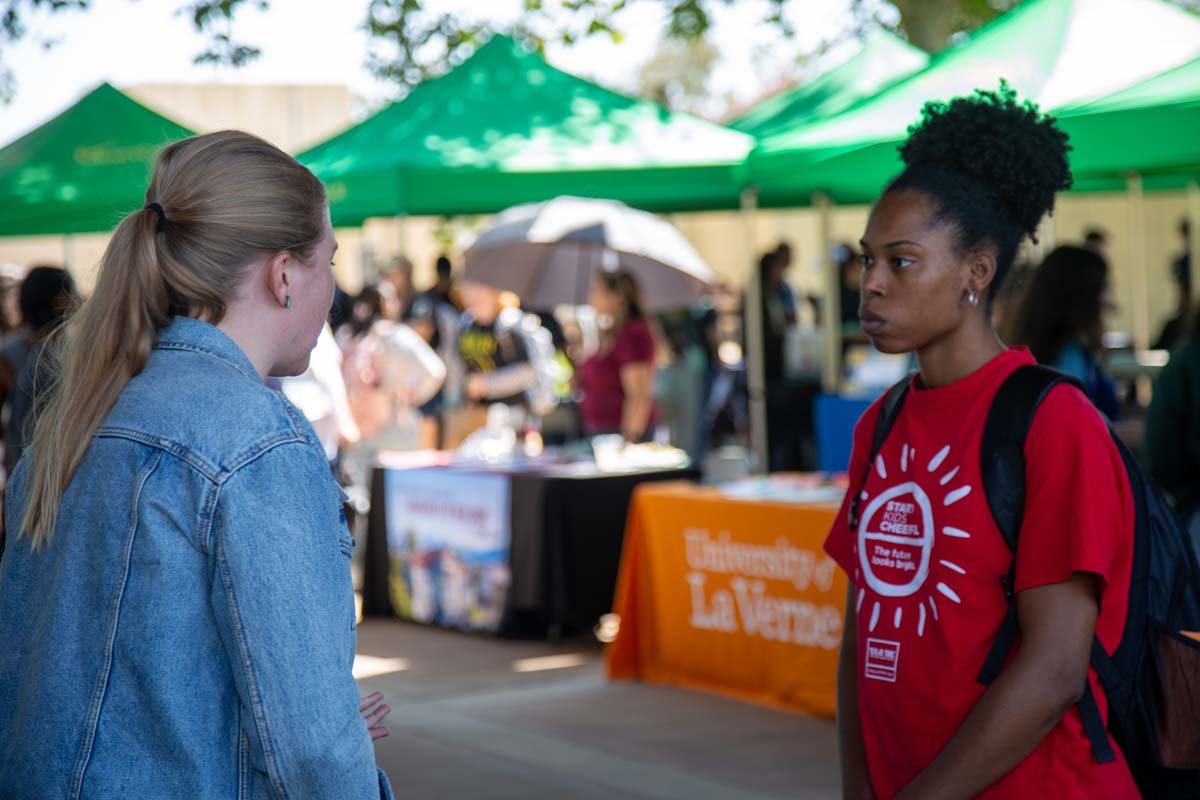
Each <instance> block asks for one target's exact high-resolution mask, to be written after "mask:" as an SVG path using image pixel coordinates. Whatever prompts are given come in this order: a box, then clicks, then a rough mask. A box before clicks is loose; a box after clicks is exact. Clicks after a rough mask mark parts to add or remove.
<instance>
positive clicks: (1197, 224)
mask: <svg viewBox="0 0 1200 800" xmlns="http://www.w3.org/2000/svg"><path fill="white" fill-rule="evenodd" d="M1187 216H1188V220H1189V221H1190V223H1191V231H1190V233H1189V234H1188V253H1190V254H1191V262H1190V263H1191V272H1192V307H1193V308H1196V307H1197V306H1196V301H1197V300H1200V274H1198V273H1197V267H1196V264H1197V262H1198V261H1200V182H1197V181H1189V182H1188V187H1187Z"/></svg>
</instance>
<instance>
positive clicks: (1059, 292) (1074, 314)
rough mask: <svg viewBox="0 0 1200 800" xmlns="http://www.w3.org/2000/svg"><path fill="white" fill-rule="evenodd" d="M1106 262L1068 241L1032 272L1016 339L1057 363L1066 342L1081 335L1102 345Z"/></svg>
mask: <svg viewBox="0 0 1200 800" xmlns="http://www.w3.org/2000/svg"><path fill="white" fill-rule="evenodd" d="M1106 288H1108V262H1107V261H1105V260H1104V257H1103V256H1101V255H1100V254H1099V253H1097V252H1096V251H1095V250H1091V249H1089V248H1087V247H1074V246H1070V245H1064V246H1062V247H1058V248H1055V250H1054V252H1052V253H1050V255H1048V256H1046V258H1045V260H1044V261H1042V265H1041V266H1040V267H1038V268H1037V269H1036V270H1035V271H1034V273H1033V280H1032V281H1031V282H1030V284H1029V288H1028V289H1027V290H1026V292H1025V298H1024V300H1023V302H1022V303H1021V309H1020V311H1019V312H1018V313H1017V324H1016V331H1017V335H1016V342H1014V344H1023V345H1025V346H1027V347H1028V348H1029V351H1030V352H1031V353H1033V356H1034V358H1036V359H1037V360H1038V361H1039V362H1041V363H1042V364H1053V363H1054V362H1055V361H1056V360H1057V359H1058V356H1059V354H1060V353H1061V352H1062V349H1063V347H1065V346H1066V345H1067V343H1069V342H1071V341H1079V342H1081V343H1082V344H1083V345H1084V346H1085V347H1088V348H1097V347H1099V346H1100V341H1099V339H1100V335H1101V334H1102V333H1103V325H1104V323H1103V319H1104V300H1103V298H1104V290H1105V289H1106Z"/></svg>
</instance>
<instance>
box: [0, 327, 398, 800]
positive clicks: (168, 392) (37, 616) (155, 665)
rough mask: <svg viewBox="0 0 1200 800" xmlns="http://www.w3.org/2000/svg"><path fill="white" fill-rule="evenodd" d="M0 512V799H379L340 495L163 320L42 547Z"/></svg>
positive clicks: (262, 395)
mask: <svg viewBox="0 0 1200 800" xmlns="http://www.w3.org/2000/svg"><path fill="white" fill-rule="evenodd" d="M31 457H32V458H36V453H33V454H32V456H27V457H26V458H25V459H24V460H23V461H22V462H21V464H20V465H19V466H18V468H17V470H16V472H15V474H14V477H13V480H12V481H11V482H10V485H9V489H8V495H7V501H6V504H5V514H6V516H5V522H6V524H7V530H8V531H10V532H11V533H12V534H13V535H10V537H9V544H8V548H7V552H6V553H5V555H4V558H3V560H2V561H0V798H3V799H4V800H7V799H8V798H21V799H22V800H24V799H25V798H30V799H31V800H32V799H33V798H71V800H74V798H79V797H83V798H202V799H203V798H222V800H225V799H226V798H228V799H230V800H232V799H233V798H238V800H248V799H250V798H268V797H270V798H339V799H340V798H380V797H382V798H387V799H389V800H390V798H391V789H390V787H389V785H388V781H387V778H386V777H385V776H384V774H383V773H382V772H381V771H379V770H378V769H377V768H376V766H375V754H374V748H373V745H372V742H371V739H370V735H369V734H368V732H367V727H366V723H365V722H364V720H363V718H362V716H361V714H360V713H359V709H358V707H359V694H358V689H357V686H356V684H355V682H354V678H353V676H352V674H351V668H352V665H353V661H354V638H355V610H354V595H353V590H352V586H351V580H350V556H351V552H352V548H353V540H352V539H351V537H350V534H349V532H348V531H347V529H346V524H345V518H344V517H343V516H341V502H342V495H341V490H340V489H339V488H338V487H337V485H336V484H335V483H334V481H333V479H332V476H331V475H330V471H329V467H328V466H327V463H326V461H325V456H324V453H323V452H322V450H321V447H320V444H319V443H318V442H317V440H316V437H315V436H314V434H313V432H312V429H311V427H310V426H309V424H308V422H307V421H306V420H305V419H303V417H301V416H300V414H299V412H297V411H296V409H295V408H294V407H292V406H291V405H290V404H289V403H288V402H287V401H286V400H284V399H283V398H282V396H281V395H279V394H277V393H275V392H272V391H271V390H269V389H267V388H266V387H265V386H263V384H262V382H261V381H260V380H259V378H258V375H257V374H256V372H255V370H254V368H253V366H252V365H251V363H250V361H249V359H247V357H246V356H245V354H244V353H243V352H242V351H241V350H240V349H239V348H238V346H237V345H236V344H234V343H233V341H231V340H230V339H229V338H227V337H226V336H225V335H224V334H223V333H221V332H220V331H219V330H217V329H216V328H215V327H213V326H211V325H208V324H206V323H203V322H198V321H196V320H193V319H188V318H183V317H180V318H176V319H175V320H174V321H173V322H172V323H171V325H170V326H169V327H167V328H166V330H164V331H163V332H162V334H161V336H160V337H159V342H158V346H157V348H156V349H155V350H154V352H153V353H152V354H151V356H150V359H149V362H148V363H147V365H146V367H145V369H144V370H143V371H142V372H141V374H139V375H138V376H137V377H135V378H134V379H133V380H132V381H130V383H129V385H128V386H127V387H126V388H125V390H124V391H123V392H122V394H121V396H120V398H119V399H118V400H117V403H116V405H115V407H114V408H113V410H112V412H111V413H110V414H109V415H108V417H107V418H106V420H105V421H104V423H103V424H102V426H101V427H100V429H99V430H98V432H97V433H96V436H95V438H94V440H93V441H92V444H91V446H90V448H89V449H88V451H87V455H86V456H85V457H84V459H83V462H82V463H81V464H80V465H79V468H78V470H77V471H76V472H75V475H74V477H73V478H72V480H71V483H70V485H69V486H68V487H67V491H66V493H65V494H64V496H63V500H62V504H61V506H60V508H59V515H58V523H57V525H56V527H55V532H54V536H53V538H52V540H51V541H50V543H49V544H48V545H47V546H46V547H45V548H43V549H42V550H41V551H40V552H38V553H36V554H35V553H33V552H32V551H31V549H30V547H29V542H28V540H26V539H25V538H23V537H17V536H16V535H15V534H16V531H17V530H18V529H19V527H20V521H21V519H22V516H23V513H24V510H25V506H26V503H27V496H28V489H29V467H30V458H31Z"/></svg>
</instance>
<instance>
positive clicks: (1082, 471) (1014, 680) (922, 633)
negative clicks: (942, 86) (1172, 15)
mask: <svg viewBox="0 0 1200 800" xmlns="http://www.w3.org/2000/svg"><path fill="white" fill-rule="evenodd" d="M1067 150H1068V146H1067V137H1066V135H1065V134H1063V133H1062V131H1060V130H1059V128H1058V127H1057V126H1056V125H1055V123H1054V120H1053V119H1051V118H1047V117H1043V116H1041V115H1040V114H1039V113H1038V112H1037V109H1036V108H1035V107H1033V106H1032V105H1030V104H1027V103H1020V102H1018V101H1017V99H1016V97H1015V93H1014V92H1013V91H1012V90H1011V89H1009V88H1008V87H1007V86H1006V85H1004V84H1002V85H1001V87H1000V90H999V91H998V92H986V91H977V92H976V93H975V94H974V95H972V96H970V97H965V98H957V99H955V100H953V101H951V102H950V103H948V104H945V103H930V104H929V105H927V106H926V107H925V109H924V110H923V112H922V119H921V121H920V123H919V124H918V125H916V126H914V127H913V128H910V134H909V138H908V140H907V141H906V142H905V143H904V145H903V146H902V147H901V148H900V154H901V156H902V158H903V161H904V165H905V168H904V171H903V172H902V173H901V174H900V175H899V177H897V178H896V179H895V180H893V181H892V182H891V183H890V184H889V185H888V187H887V188H886V189H885V190H884V192H883V195H882V196H881V197H880V198H879V200H878V201H877V203H876V204H875V207H874V209H872V211H871V215H870V218H869V220H868V222H867V228H866V231H865V233H864V234H863V238H862V242H861V245H862V265H863V273H862V299H861V305H860V317H861V319H862V323H863V330H864V331H865V332H866V334H867V335H868V336H869V337H870V338H871V341H872V343H873V344H874V345H875V347H876V348H878V349H879V350H880V351H882V352H885V353H907V352H915V353H916V357H917V363H918V366H919V372H918V374H917V375H916V376H915V377H914V378H913V379H912V384H911V387H910V390H909V392H908V397H907V399H906V400H905V403H904V405H903V407H902V409H901V411H900V414H899V416H898V418H897V420H896V423H895V425H894V426H893V428H892V429H891V432H890V434H889V435H888V437H887V440H886V441H885V443H884V445H883V446H882V447H881V448H880V450H879V452H878V454H877V455H876V456H875V457H874V458H873V459H872V452H871V451H872V437H873V432H874V428H875V423H876V421H877V419H878V417H879V413H880V407H881V403H880V402H877V403H875V404H874V405H873V406H872V407H871V408H870V409H869V410H868V411H867V412H866V414H864V416H863V418H862V420H860V422H859V425H858V428H857V429H856V431H855V436H854V450H853V456H852V458H851V486H850V490H849V493H848V494H847V496H846V502H845V504H844V505H843V507H842V510H841V511H840V512H839V514H838V516H837V518H836V520H835V523H834V525H833V528H832V530H831V531H830V534H829V538H828V539H827V541H826V544H825V548H826V550H827V551H828V553H829V554H830V556H831V557H832V558H833V559H834V560H836V561H837V562H838V563H839V564H840V565H841V566H842V568H843V569H845V571H846V573H847V575H848V576H849V578H850V586H849V593H848V595H847V598H846V613H845V627H844V632H843V638H842V649H841V656H840V659H839V665H838V728H839V739H840V744H841V762H842V783H843V794H844V796H845V797H847V798H856V800H857V799H861V798H902V800H912V799H913V798H964V799H965V798H973V797H982V798H993V799H997V798H1006V799H1007V798H1011V799H1012V800H1024V798H1030V797H1053V798H1055V800H1075V799H1076V798H1078V799H1079V800H1082V798H1107V799H1108V800H1118V799H1119V798H1132V797H1137V796H1138V791H1137V787H1136V785H1135V784H1134V782H1133V779H1132V776H1131V774H1130V771H1129V767H1128V765H1127V764H1126V763H1125V760H1124V759H1123V758H1122V757H1121V756H1120V754H1119V751H1118V756H1117V758H1116V760H1114V761H1111V762H1108V763H1103V764H1101V763H1098V762H1097V760H1096V759H1095V758H1094V757H1093V756H1092V752H1091V748H1090V745H1089V741H1088V738H1087V736H1086V734H1085V733H1084V730H1083V726H1082V722H1081V718H1080V715H1079V710H1078V708H1077V707H1076V706H1075V704H1076V702H1077V701H1078V700H1079V699H1080V698H1081V697H1082V696H1083V695H1084V693H1085V687H1087V686H1089V685H1090V686H1091V688H1092V691H1093V694H1094V695H1095V696H1096V699H1097V704H1098V705H1099V707H1100V713H1101V714H1102V715H1103V714H1104V712H1105V709H1106V699H1105V697H1104V694H1103V691H1102V688H1101V686H1100V685H1099V683H1098V681H1097V679H1096V676H1095V673H1094V671H1093V670H1091V669H1090V668H1089V656H1090V650H1091V644H1092V639H1093V634H1095V636H1096V637H1097V638H1098V639H1099V640H1100V643H1101V645H1102V646H1104V647H1105V648H1106V649H1108V650H1109V652H1111V651H1112V649H1113V648H1114V647H1115V645H1116V643H1117V642H1118V641H1119V639H1120V635H1121V630H1122V628H1123V626H1124V621H1125V616H1126V613H1127V609H1128V593H1129V581H1130V571H1131V565H1132V553H1133V501H1132V495H1131V492H1130V488H1129V483H1128V477H1127V475H1126V473H1125V471H1124V468H1123V466H1122V462H1121V458H1120V455H1119V454H1118V453H1117V451H1116V448H1115V446H1114V445H1113V443H1112V440H1111V438H1110V436H1109V433H1108V430H1107V428H1106V426H1105V423H1104V421H1103V419H1102V418H1101V416H1100V414H1099V412H1098V411H1096V409H1095V408H1094V407H1093V406H1092V405H1091V404H1090V403H1089V402H1088V401H1087V399H1086V397H1085V396H1084V395H1083V393H1082V392H1080V391H1079V390H1078V389H1076V388H1075V387H1073V386H1069V385H1059V386H1057V387H1055V388H1054V389H1053V390H1051V392H1050V393H1049V395H1048V396H1047V397H1046V399H1045V400H1044V401H1043V403H1042V405H1041V406H1040V408H1039V410H1038V412H1037V414H1036V415H1035V418H1034V420H1033V423H1032V424H1031V426H1030V430H1029V436H1028V438H1027V439H1026V443H1025V459H1026V498H1025V505H1024V514H1023V524H1022V528H1021V535H1020V544H1019V546H1018V548H1017V552H1016V553H1015V554H1013V553H1012V552H1010V551H1009V549H1008V547H1007V545H1006V544H1005V542H1004V540H1003V537H1002V536H1001V534H1000V531H999V529H998V527H997V525H996V523H995V521H994V519H993V517H992V515H991V512H990V509H989V506H988V502H987V496H986V492H985V491H984V487H983V485H982V478H981V468H980V445H981V440H982V433H983V427H984V421H985V419H986V417H987V414H988V411H989V408H990V406H991V403H992V399H993V398H994V397H995V394H996V392H997V390H998V388H999V387H1000V385H1001V384H1002V383H1003V382H1004V380H1005V379H1006V378H1007V377H1008V376H1009V375H1011V374H1012V372H1013V371H1014V370H1016V369H1017V368H1019V367H1020V366H1021V365H1023V364H1031V363H1033V358H1032V356H1030V354H1029V352H1028V351H1027V350H1024V349H1009V348H1008V347H1006V346H1005V344H1004V343H1003V342H1002V341H1001V340H1000V337H999V336H998V335H997V334H996V331H995V328H994V327H993V326H992V321H991V315H990V306H991V300H992V297H993V295H994V291H995V287H997V286H998V285H1000V283H1001V282H1002V281H1003V279H1004V276H1005V273H1006V272H1007V271H1008V270H1009V269H1010V267H1011V266H1012V263H1013V259H1014V256H1015V255H1016V252H1017V248H1018V245H1019V244H1020V242H1021V240H1022V239H1024V238H1025V237H1026V236H1029V237H1031V238H1032V237H1034V236H1035V235H1036V231H1037V228H1038V225H1039V223H1040V222H1041V220H1042V218H1043V216H1044V215H1045V214H1046V213H1047V212H1048V211H1050V210H1052V208H1053V205H1054V196H1055V193H1056V192H1058V191H1061V190H1063V189H1066V188H1068V187H1069V186H1070V184H1071V175H1070V169H1069V166H1068V163H1067ZM856 497H857V498H859V501H860V502H861V503H862V504H863V509H864V510H863V511H862V513H861V514H860V515H857V516H856V519H855V520H854V521H851V519H850V513H849V510H850V508H851V505H852V500H853V498H856ZM1010 566H1011V567H1013V568H1014V570H1015V583H1014V585H1013V586H1012V591H1013V593H1014V595H1015V597H1014V600H1013V601H1012V602H1013V603H1015V606H1016V611H1017V615H1018V619H1019V625H1020V634H1021V635H1020V642H1019V644H1018V645H1017V647H1016V648H1015V652H1014V653H1013V655H1012V656H1011V658H1010V660H1009V662H1008V663H1007V665H1006V666H1005V668H1004V669H1003V671H1002V672H1001V673H1000V675H999V677H998V678H997V679H996V680H995V681H994V682H992V683H991V684H990V685H987V686H985V685H983V684H981V683H979V681H978V680H977V676H978V675H979V673H980V669H981V667H982V666H983V663H984V661H985V659H986V657H987V654H988V652H989V650H990V649H991V647H992V644H993V642H994V640H995V637H996V632H997V630H998V629H999V628H1000V623H1001V621H1002V620H1003V619H1004V617H1005V615H1006V613H1007V610H1008V605H1009V600H1008V599H1007V597H1006V591H1005V584H1004V581H1003V579H1004V578H1006V577H1007V575H1008V573H1009V568H1010ZM1110 743H1111V739H1110ZM1114 749H1115V746H1114Z"/></svg>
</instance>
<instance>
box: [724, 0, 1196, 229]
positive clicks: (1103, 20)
mask: <svg viewBox="0 0 1200 800" xmlns="http://www.w3.org/2000/svg"><path fill="white" fill-rule="evenodd" d="M1198 54H1200V18H1197V17H1196V16H1195V15H1193V14H1190V13H1188V12H1186V11H1182V10H1180V9H1178V8H1176V7H1174V6H1170V5H1168V4H1166V3H1165V2H1162V0H1124V1H1123V2H1121V3H1113V2H1111V0H1028V1H1027V2H1025V3H1023V4H1021V5H1020V6H1018V7H1017V8H1016V9H1014V10H1013V11H1010V12H1008V13H1007V14H1005V15H1003V16H1002V17H1000V18H999V19H997V20H996V21H995V22H993V23H992V24H990V25H988V26H986V27H984V28H982V29H980V30H979V31H977V32H976V33H975V34H974V35H973V36H971V37H970V39H969V40H968V41H966V42H965V43H964V44H962V45H960V46H958V47H954V48H951V49H950V50H948V51H946V52H944V53H941V54H939V55H937V56H935V57H934V58H933V60H932V62H931V63H930V65H929V67H928V68H927V69H925V70H923V71H922V72H918V73H916V74H915V75H912V76H910V77H909V78H906V79H904V80H902V81H901V82H899V83H898V84H896V85H895V86H893V87H892V88H890V89H887V90H885V91H883V92H882V93H880V94H879V95H877V96H875V97H874V98H871V99H870V100H867V101H864V102H863V103H860V104H859V105H857V106H855V107H854V108H851V109H849V110H848V111H846V112H845V113H842V114H839V115H838V116H836V117H834V118H832V119H828V120H825V121H822V122H818V123H815V124H811V125H804V126H801V127H798V128H796V129H794V130H791V131H787V132H784V133H780V134H777V135H775V136H771V137H768V138H766V139H764V140H763V141H762V142H761V143H760V144H759V146H758V148H756V150H755V151H754V152H753V153H752V154H751V155H750V158H749V159H748V160H747V180H748V182H749V183H750V184H752V185H754V186H755V187H757V188H758V191H759V198H758V202H759V203H760V204H761V205H772V206H787V205H804V204H808V203H809V202H811V201H812V198H813V196H814V195H824V196H825V197H828V198H829V199H831V200H832V201H834V202H838V203H865V202H870V201H871V200H873V199H874V198H875V197H876V196H877V195H878V193H879V191H880V189H881V188H882V187H883V184H884V183H885V182H886V181H887V180H888V179H889V178H891V177H892V176H894V175H896V174H897V173H898V172H899V171H900V160H899V156H898V154H897V152H896V146H897V145H898V144H899V143H900V141H902V140H903V138H904V135H905V131H906V128H907V126H908V125H909V124H911V123H912V122H914V121H915V120H916V119H917V118H918V117H919V114H920V109H921V107H922V106H923V105H924V104H925V102H927V101H929V100H948V99H950V98H951V97H955V96H958V95H963V94H968V93H970V92H971V91H973V90H974V89H975V88H978V87H984V88H989V87H995V86H997V85H998V84H999V81H1000V79H1001V78H1005V79H1006V80H1008V82H1009V83H1010V84H1012V86H1013V87H1014V88H1015V89H1016V90H1017V92H1018V94H1019V95H1020V96H1021V97H1022V98H1029V99H1032V100H1034V101H1035V102H1037V103H1038V104H1039V105H1040V106H1041V107H1042V108H1043V109H1047V110H1054V109H1057V108H1062V107H1067V106H1074V105H1078V104H1082V103H1086V102H1088V101H1091V100H1094V99H1096V98H1099V97H1103V96H1105V95H1109V94H1111V93H1112V92H1114V91H1117V90H1120V89H1122V88H1125V87H1127V86H1129V85H1130V84H1132V83H1136V82H1139V81H1142V80H1145V79H1148V78H1151V77H1153V76H1155V75H1158V74H1161V73H1163V72H1164V71H1167V70H1170V69H1173V68H1175V67H1178V66H1179V65H1181V64H1183V63H1185V62H1187V61H1190V60H1191V59H1193V58H1195V57H1196V56H1197V55H1198ZM1074 156H1075V158H1077V159H1083V158H1086V156H1085V155H1084V154H1083V153H1076V154H1074ZM1118 188H1119V187H1118Z"/></svg>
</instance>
